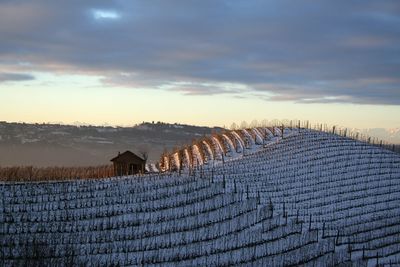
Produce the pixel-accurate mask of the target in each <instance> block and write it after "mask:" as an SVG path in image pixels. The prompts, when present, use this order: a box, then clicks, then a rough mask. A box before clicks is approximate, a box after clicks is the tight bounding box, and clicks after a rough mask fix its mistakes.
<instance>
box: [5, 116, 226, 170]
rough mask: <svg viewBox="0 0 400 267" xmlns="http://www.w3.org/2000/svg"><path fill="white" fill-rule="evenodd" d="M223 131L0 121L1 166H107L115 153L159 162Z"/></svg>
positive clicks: (158, 124) (148, 124)
mask: <svg viewBox="0 0 400 267" xmlns="http://www.w3.org/2000/svg"><path fill="white" fill-rule="evenodd" d="M220 130H222V128H218V127H215V128H210V127H199V126H191V125H184V124H168V123H163V122H143V123H141V124H138V125H136V126H133V127H110V126H73V125H61V124H27V123H7V122H0V165H1V166H14V165H35V166H54V165H58V166H82V165H99V164H108V163H110V162H109V160H110V159H111V158H112V157H113V156H115V155H116V154H117V153H118V151H121V152H122V151H125V150H131V151H133V152H136V153H139V152H141V151H147V152H148V153H149V161H158V159H159V156H160V154H161V153H162V152H163V150H164V149H167V150H170V149H172V148H173V147H174V146H179V145H182V144H185V143H188V142H190V141H191V140H193V139H195V138H199V137H201V136H203V135H207V134H210V133H211V132H213V131H220Z"/></svg>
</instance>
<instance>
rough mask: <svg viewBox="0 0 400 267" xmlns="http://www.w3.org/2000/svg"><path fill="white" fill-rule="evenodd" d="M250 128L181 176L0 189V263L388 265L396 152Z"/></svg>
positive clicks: (397, 231) (398, 243)
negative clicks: (240, 150) (237, 146)
mask: <svg viewBox="0 0 400 267" xmlns="http://www.w3.org/2000/svg"><path fill="white" fill-rule="evenodd" d="M260 131H262V129H260V130H259V132H258V133H257V134H255V135H252V134H251V132H248V134H244V135H239V134H238V135H237V136H239V137H237V138H240V139H236V140H231V141H232V144H231V146H233V147H234V141H235V142H237V144H239V143H242V144H250V145H249V146H248V147H247V148H244V151H245V152H244V153H236V151H235V150H234V152H235V153H231V154H229V155H226V156H225V155H223V147H222V146H223V144H220V143H219V141H218V139H216V138H213V139H211V140H212V141H213V142H214V144H217V146H216V147H217V149H216V151H220V152H219V153H220V154H218V153H217V155H214V156H215V157H214V158H215V160H212V161H211V160H209V161H208V163H206V164H203V165H201V166H195V167H194V168H193V169H192V170H191V171H189V170H182V171H181V172H176V173H175V172H166V173H150V174H148V175H144V176H133V177H132V176H131V177H118V178H117V177H115V178H111V179H102V180H84V181H64V182H43V183H15V184H10V183H3V184H0V194H1V195H0V225H2V227H0V236H1V237H2V238H1V239H0V251H1V253H0V255H1V259H2V264H3V265H4V266H14V265H26V264H28V263H29V264H38V265H48V266H57V265H89V266H92V265H93V266H98V265H163V266H215V265H217V266H222V265H225V266H228V265H248V266H254V265H255V266H290V265H291V266H297V265H306V266H333V265H340V264H344V265H346V264H347V265H353V266H374V265H375V264H376V263H377V262H378V263H379V264H383V265H388V266H390V264H394V265H399V264H400V155H399V154H395V153H392V152H390V151H388V150H384V149H382V148H379V147H376V146H371V145H369V144H366V143H362V142H359V141H355V140H352V139H349V138H345V137H340V136H336V135H332V134H328V133H324V132H318V131H313V130H304V129H302V130H298V129H297V130H290V129H285V130H284V133H283V138H282V133H280V132H279V130H276V131H275V130H274V131H273V132H274V133H275V134H277V135H276V136H272V135H271V134H264V136H262V137H263V139H262V140H261V141H262V144H257V143H259V142H260V140H258V142H257V138H258V139H259V138H260V136H259V135H263V133H262V132H261V133H260ZM268 131H269V132H271V131H270V130H268ZM265 133H267V129H265ZM240 136H246V137H247V138H251V137H252V138H254V137H255V139H253V140H254V142H251V140H250V141H249V140H247V141H246V140H243V139H242V138H243V137H240ZM249 136H250V137H249ZM244 147H246V146H244ZM197 149H200V148H199V147H197ZM205 149H206V150H207V151H208V152H207V153H210V151H209V149H210V148H207V147H206V146H205ZM231 150H232V148H231ZM196 157H201V153H200V151H197V152H196ZM211 163H212V164H211ZM147 169H148V170H149V171H150V172H154V171H157V168H156V166H154V164H153V165H148V166H147Z"/></svg>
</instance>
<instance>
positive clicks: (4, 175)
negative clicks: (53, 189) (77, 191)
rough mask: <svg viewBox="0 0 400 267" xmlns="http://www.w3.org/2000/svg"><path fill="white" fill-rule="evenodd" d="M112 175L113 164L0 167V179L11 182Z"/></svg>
mask: <svg viewBox="0 0 400 267" xmlns="http://www.w3.org/2000/svg"><path fill="white" fill-rule="evenodd" d="M112 176H114V168H113V166H112V165H101V166H89V167H46V168H37V167H32V166H17V167H0V181H10V182H11V181H12V182H19V181H21V182H22V181H55V180H70V179H90V178H106V177H112Z"/></svg>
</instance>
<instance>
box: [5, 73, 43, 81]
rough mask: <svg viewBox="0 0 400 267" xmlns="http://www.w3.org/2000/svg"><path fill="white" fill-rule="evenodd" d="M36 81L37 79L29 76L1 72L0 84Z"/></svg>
mask: <svg viewBox="0 0 400 267" xmlns="http://www.w3.org/2000/svg"><path fill="white" fill-rule="evenodd" d="M34 79H35V77H34V76H32V75H29V74H21V73H1V72H0V82H20V81H30V80H34Z"/></svg>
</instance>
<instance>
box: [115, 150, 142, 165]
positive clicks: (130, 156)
mask: <svg viewBox="0 0 400 267" xmlns="http://www.w3.org/2000/svg"><path fill="white" fill-rule="evenodd" d="M110 161H112V162H121V163H139V164H142V163H145V160H144V159H142V158H141V157H139V156H138V155H136V154H135V153H132V152H131V151H129V150H127V151H125V152H124V153H121V154H118V156H116V157H115V158H112V159H111V160H110Z"/></svg>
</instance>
